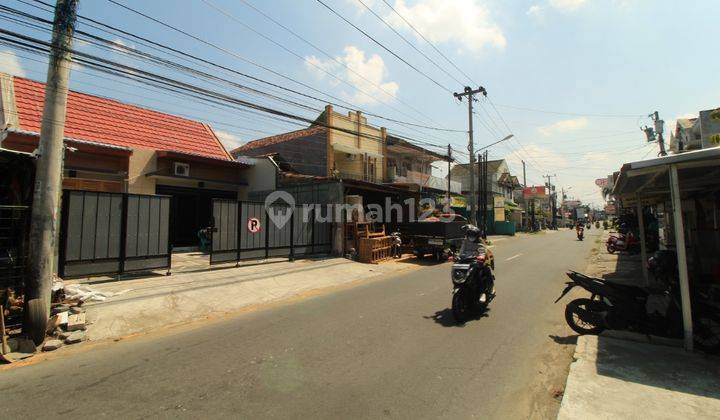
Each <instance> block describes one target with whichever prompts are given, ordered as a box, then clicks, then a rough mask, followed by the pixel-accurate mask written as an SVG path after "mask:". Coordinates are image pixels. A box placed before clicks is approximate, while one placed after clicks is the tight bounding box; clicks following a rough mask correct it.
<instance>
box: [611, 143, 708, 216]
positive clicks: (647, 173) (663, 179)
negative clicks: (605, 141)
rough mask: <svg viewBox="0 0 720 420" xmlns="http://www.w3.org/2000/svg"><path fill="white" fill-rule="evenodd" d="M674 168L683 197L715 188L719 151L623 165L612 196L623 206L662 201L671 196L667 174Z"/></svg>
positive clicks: (700, 152) (698, 151) (704, 151)
mask: <svg viewBox="0 0 720 420" xmlns="http://www.w3.org/2000/svg"><path fill="white" fill-rule="evenodd" d="M671 166H675V167H676V168H677V170H678V172H679V177H680V181H681V182H682V190H683V192H684V193H687V192H691V191H695V190H702V189H704V188H707V187H708V186H712V185H717V184H718V179H720V178H719V177H718V176H719V175H720V147H713V148H710V149H703V150H696V151H692V152H685V153H681V154H677V155H671V156H664V157H661V158H657V159H648V160H641V161H637V162H631V163H626V164H624V165H623V166H622V168H621V169H620V176H619V177H618V179H617V181H616V182H615V187H614V188H613V195H614V196H615V197H616V198H620V199H622V200H623V202H624V203H626V204H630V203H634V202H635V200H636V199H637V195H638V194H640V195H641V196H642V197H643V200H645V201H650V200H652V199H654V198H665V197H667V195H668V194H670V178H669V176H668V171H669V170H670V167H671Z"/></svg>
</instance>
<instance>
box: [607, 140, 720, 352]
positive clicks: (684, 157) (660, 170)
mask: <svg viewBox="0 0 720 420" xmlns="http://www.w3.org/2000/svg"><path fill="white" fill-rule="evenodd" d="M718 179H720V147H713V148H709V149H703V150H697V151H692V152H685V153H681V154H677V155H671V156H663V157H661V158H657V159H649V160H643V161H638V162H631V163H626V164H624V165H623V166H622V168H621V169H620V175H619V176H618V179H617V181H616V182H615V186H614V188H613V195H614V196H615V197H616V198H618V199H620V200H621V201H622V203H623V206H628V204H634V205H635V206H636V207H637V209H636V212H637V217H638V226H639V228H640V245H641V247H640V249H641V255H642V261H643V263H642V266H643V275H644V276H645V278H646V280H647V276H648V274H647V268H646V266H645V263H644V262H645V261H647V253H646V246H645V229H644V225H645V224H644V221H643V211H642V204H643V203H647V202H654V201H665V200H668V199H669V200H670V202H671V203H672V215H673V230H674V233H675V243H676V246H675V251H676V253H677V261H678V273H679V277H680V297H681V304H682V315H683V330H684V339H685V340H684V341H685V348H686V349H687V350H692V348H693V324H692V309H691V301H690V294H691V293H690V281H689V275H688V266H687V245H686V241H685V221H684V220H683V212H682V197H683V196H685V195H687V194H688V193H693V192H702V191H710V190H712V189H717V188H718V184H720V182H719V181H718Z"/></svg>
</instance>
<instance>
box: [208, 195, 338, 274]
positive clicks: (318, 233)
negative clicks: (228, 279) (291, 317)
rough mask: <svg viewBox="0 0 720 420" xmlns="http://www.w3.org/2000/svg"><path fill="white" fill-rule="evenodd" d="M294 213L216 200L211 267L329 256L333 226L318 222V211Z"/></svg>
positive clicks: (283, 207)
mask: <svg viewBox="0 0 720 420" xmlns="http://www.w3.org/2000/svg"><path fill="white" fill-rule="evenodd" d="M290 210H291V207H290V206H286V205H272V206H270V207H268V208H266V207H265V205H264V204H263V203H255V202H244V201H236V200H226V199H214V200H213V219H214V223H215V224H214V227H213V229H212V240H211V250H210V264H218V263H227V262H233V261H234V262H239V261H241V260H246V259H258V258H270V257H287V258H289V259H293V258H295V257H297V256H302V255H311V254H321V253H329V252H330V251H331V248H332V240H331V235H332V228H331V223H330V222H320V221H318V220H316V218H315V214H314V211H315V210H310V213H309V214H305V212H304V210H305V209H304V208H303V207H302V206H295V207H294V208H293V211H292V212H291V211H290ZM271 215H274V216H271ZM273 219H275V220H273ZM282 222H284V223H282Z"/></svg>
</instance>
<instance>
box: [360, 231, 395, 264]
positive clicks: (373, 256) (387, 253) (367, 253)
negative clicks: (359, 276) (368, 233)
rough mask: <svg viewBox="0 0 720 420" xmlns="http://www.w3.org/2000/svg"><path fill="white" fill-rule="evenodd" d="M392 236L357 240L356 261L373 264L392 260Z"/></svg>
mask: <svg viewBox="0 0 720 420" xmlns="http://www.w3.org/2000/svg"><path fill="white" fill-rule="evenodd" d="M392 244H393V237H392V236H382V237H375V238H358V261H360V262H364V263H370V264H375V263H378V262H380V261H383V260H387V259H390V258H392Z"/></svg>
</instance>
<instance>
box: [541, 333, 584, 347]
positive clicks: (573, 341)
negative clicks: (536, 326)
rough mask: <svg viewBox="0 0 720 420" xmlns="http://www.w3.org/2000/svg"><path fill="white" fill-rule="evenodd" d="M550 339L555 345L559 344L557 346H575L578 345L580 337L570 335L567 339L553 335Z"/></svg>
mask: <svg viewBox="0 0 720 420" xmlns="http://www.w3.org/2000/svg"><path fill="white" fill-rule="evenodd" d="M548 337H550V339H551V340H552V341H554V342H555V343H557V344H572V345H575V344H577V340H578V335H577V334H575V335H568V336H566V337H561V336H559V335H552V334H550V335H548Z"/></svg>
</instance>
